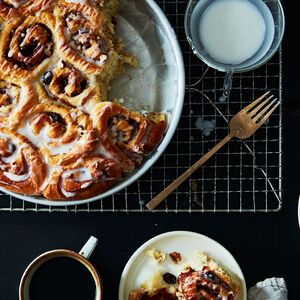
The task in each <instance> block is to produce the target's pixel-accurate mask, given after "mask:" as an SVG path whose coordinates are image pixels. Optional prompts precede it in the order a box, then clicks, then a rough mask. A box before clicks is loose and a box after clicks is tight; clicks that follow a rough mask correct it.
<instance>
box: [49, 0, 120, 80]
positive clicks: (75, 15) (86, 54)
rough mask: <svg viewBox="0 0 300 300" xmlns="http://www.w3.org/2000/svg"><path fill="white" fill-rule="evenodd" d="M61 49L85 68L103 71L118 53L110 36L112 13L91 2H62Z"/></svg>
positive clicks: (59, 16) (59, 15)
mask: <svg viewBox="0 0 300 300" xmlns="http://www.w3.org/2000/svg"><path fill="white" fill-rule="evenodd" d="M54 14H55V16H56V20H57V24H58V27H57V28H58V31H57V36H58V37H57V39H58V42H59V50H60V51H61V54H62V56H63V57H65V59H66V60H69V61H70V62H71V63H72V64H73V65H74V66H75V67H77V68H78V69H80V70H82V71H84V72H86V73H94V74H100V73H101V72H102V70H103V68H104V67H105V66H106V65H111V63H112V62H111V59H113V60H118V59H119V57H118V55H117V53H115V51H114V49H113V43H112V40H111V37H112V34H113V33H114V30H115V29H114V25H113V23H112V22H111V16H110V15H109V14H107V13H104V12H103V11H101V10H100V9H98V8H97V7H96V6H94V5H89V4H88V3H76V2H75V3H74V2H72V3H67V2H65V1H61V3H60V4H59V5H58V6H57V7H56V8H55V10H54Z"/></svg>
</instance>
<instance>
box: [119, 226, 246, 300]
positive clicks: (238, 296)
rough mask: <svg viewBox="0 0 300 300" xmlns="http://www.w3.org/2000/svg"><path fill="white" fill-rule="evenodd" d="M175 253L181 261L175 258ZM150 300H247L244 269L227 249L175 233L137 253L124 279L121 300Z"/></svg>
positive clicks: (188, 234)
mask: <svg viewBox="0 0 300 300" xmlns="http://www.w3.org/2000/svg"><path fill="white" fill-rule="evenodd" d="M202 249H205V252H203V250H202ZM174 251H175V252H176V253H177V254H180V257H181V260H180V261H177V260H176V261H174V260H173V259H172V255H173V254H174ZM153 254H159V255H153ZM161 257H163V259H158V258H161ZM150 299H153V300H157V299H159V300H172V299H174V300H175V299H176V300H204V299H205V300H206V299H207V300H219V299H223V300H246V299H247V289H246V284H245V280H244V276H243V273H242V271H241V269H240V268H239V266H238V264H237V262H236V261H235V260H234V258H233V257H232V255H231V254H230V253H229V252H228V251H227V250H226V249H225V248H224V247H223V246H221V245H220V244H218V243H217V242H215V241H213V240H211V239H210V238H208V237H205V236H203V235H201V234H197V233H193V232H187V231H174V232H168V233H165V234H161V235H158V236H156V237H154V238H152V239H151V240H149V241H147V242H146V243H145V244H144V245H142V246H141V247H140V248H139V249H138V250H136V252H135V253H134V254H133V255H132V257H131V258H130V259H129V261H128V263H127V264H126V266H125V268H124V271H123V274H122V276H121V282H120V286H119V300H150Z"/></svg>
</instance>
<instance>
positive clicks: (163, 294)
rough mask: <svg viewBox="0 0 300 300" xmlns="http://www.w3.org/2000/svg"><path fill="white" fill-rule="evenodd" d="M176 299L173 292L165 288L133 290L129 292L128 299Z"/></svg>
mask: <svg viewBox="0 0 300 300" xmlns="http://www.w3.org/2000/svg"><path fill="white" fill-rule="evenodd" d="M150 299H153V300H157V299H163V300H177V299H178V298H177V297H176V295H175V294H172V293H170V292H169V291H168V290H167V289H166V288H161V289H156V290H153V291H146V290H144V289H138V290H133V291H131V292H130V293H129V297H128V300H150Z"/></svg>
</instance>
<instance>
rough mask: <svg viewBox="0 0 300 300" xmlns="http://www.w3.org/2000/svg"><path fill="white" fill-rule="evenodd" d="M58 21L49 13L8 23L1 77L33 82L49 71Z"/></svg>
mask: <svg viewBox="0 0 300 300" xmlns="http://www.w3.org/2000/svg"><path fill="white" fill-rule="evenodd" d="M54 32H55V18H54V17H53V16H52V15H51V14H50V13H45V12H44V13H42V14H41V15H40V16H30V17H28V18H26V19H25V20H24V21H23V20H22V19H21V18H19V19H14V20H13V21H11V22H8V23H6V25H5V28H4V30H3V32H2V33H1V38H0V73H2V76H6V77H8V78H11V79H13V80H14V81H16V79H21V78H23V79H24V78H27V79H29V78H32V77H34V76H36V75H37V74H38V73H39V72H41V71H42V70H43V69H45V68H46V67H47V64H48V63H49V61H50V60H51V58H52V56H53V53H54V51H55V40H54V39H55V36H54Z"/></svg>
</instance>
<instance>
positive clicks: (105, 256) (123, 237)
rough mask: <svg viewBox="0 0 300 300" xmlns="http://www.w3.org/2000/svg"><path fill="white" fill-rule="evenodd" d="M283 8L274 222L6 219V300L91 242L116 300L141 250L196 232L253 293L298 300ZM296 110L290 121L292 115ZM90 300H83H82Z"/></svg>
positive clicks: (295, 183) (1, 295)
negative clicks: (266, 286) (227, 259)
mask: <svg viewBox="0 0 300 300" xmlns="http://www.w3.org/2000/svg"><path fill="white" fill-rule="evenodd" d="M296 3H297V2H296V1H291V0H290V1H284V3H283V4H284V8H285V11H286V16H287V31H286V36H285V39H284V42H283V58H284V94H283V95H284V97H283V101H284V107H285V113H284V122H283V124H284V135H283V137H284V140H283V143H284V147H283V148H284V155H283V158H284V162H283V165H284V181H283V187H284V193H283V209H282V211H281V212H279V213H276V214H215V215H214V214H192V215H189V214H178V215H175V214H168V215H166V214H143V215H139V214H130V215H125V214H55V213H53V214H48V213H44V214H42V213H38V214H36V213H1V214H0V300H2V299H3V300H12V299H17V298H18V284H19V280H20V277H21V275H22V272H23V270H24V268H25V267H26V265H27V264H28V263H29V262H30V261H31V260H32V259H33V258H34V257H36V256H37V255H39V254H40V253H42V252H44V251H47V250H50V249H55V248H69V249H74V250H79V249H80V248H81V246H82V245H83V243H84V242H85V241H86V240H87V239H88V238H89V236H90V235H95V236H97V237H98V238H99V239H100V244H99V246H98V247H97V248H96V250H95V252H94V254H93V256H92V258H91V260H92V262H93V263H94V264H95V265H96V267H97V268H98V269H99V271H100V273H101V274H102V277H103V282H104V293H105V297H104V298H105V299H107V300H110V299H111V300H115V299H117V292H118V284H119V278H120V275H121V272H122V269H123V267H124V265H125V263H126V261H127V260H128V258H129V257H130V255H131V254H132V253H133V251H135V249H136V248H137V247H138V246H139V245H141V244H142V243H143V242H145V241H146V240H147V239H149V238H151V237H153V236H154V235H156V234H159V233H163V232H166V231H170V230H191V231H196V232H199V233H202V234H205V235H208V236H210V237H211V238H213V239H216V240H217V241H218V242H220V243H221V244H223V245H224V246H225V247H226V248H227V249H228V250H229V251H230V252H231V253H232V254H233V255H234V256H235V257H236V259H237V261H238V262H239V264H240V266H241V268H242V270H243V272H244V275H245V277H246V281H247V285H248V286H251V285H253V284H254V283H255V282H257V281H259V280H261V279H264V278H266V277H271V276H283V277H284V278H285V279H286V281H287V285H288V289H289V296H290V297H289V299H292V300H293V299H295V300H297V299H299V296H298V295H299V271H298V270H299V268H300V258H299V256H300V230H299V226H298V223H297V198H298V194H299V193H300V185H299V184H300V182H299V175H298V174H299V170H300V169H299V168H300V159H299V153H300V143H299V139H300V137H299V124H300V117H297V116H295V115H294V113H293V112H295V110H296V109H297V107H298V109H299V108H300V99H299V96H298V94H299V92H300V80H299V76H297V73H298V72H299V67H300V63H299V60H298V59H299V50H298V49H297V47H296V42H297V41H298V38H299V32H298V31H299V26H298V25H297V24H298V18H299V15H298V10H297V9H296ZM290 110H292V113H291V112H289V111H290ZM83 300H84V299H83Z"/></svg>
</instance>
